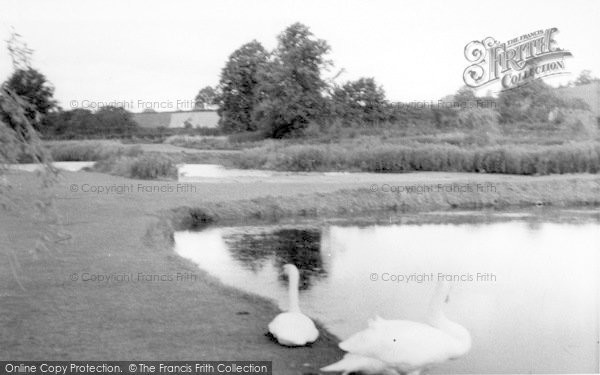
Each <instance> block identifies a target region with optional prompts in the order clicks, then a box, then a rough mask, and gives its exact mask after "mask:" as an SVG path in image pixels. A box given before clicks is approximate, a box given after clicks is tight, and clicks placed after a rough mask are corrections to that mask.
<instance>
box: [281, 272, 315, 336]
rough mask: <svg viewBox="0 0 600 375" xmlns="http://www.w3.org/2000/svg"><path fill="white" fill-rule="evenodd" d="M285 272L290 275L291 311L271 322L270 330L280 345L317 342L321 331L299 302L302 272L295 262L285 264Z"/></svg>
mask: <svg viewBox="0 0 600 375" xmlns="http://www.w3.org/2000/svg"><path fill="white" fill-rule="evenodd" d="M283 271H284V273H286V274H287V276H288V288H289V292H288V293H289V299H290V304H289V311H288V312H284V313H281V314H279V315H277V316H276V317H275V319H273V321H271V323H269V332H270V333H271V334H272V335H273V336H274V337H275V338H276V339H277V342H279V344H280V345H284V346H304V345H306V344H310V343H312V342H315V341H316V340H317V338H318V337H319V331H318V330H317V327H315V324H314V323H313V321H312V320H311V319H310V318H309V317H308V316H306V315H304V314H302V312H300V305H299V302H298V284H299V281H300V272H298V268H296V266H294V265H293V264H286V265H285V266H283Z"/></svg>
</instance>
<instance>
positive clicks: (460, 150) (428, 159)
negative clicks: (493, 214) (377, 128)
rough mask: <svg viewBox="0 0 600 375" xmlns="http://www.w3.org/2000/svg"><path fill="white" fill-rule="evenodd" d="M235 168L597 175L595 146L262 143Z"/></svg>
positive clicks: (599, 159) (599, 146) (599, 155)
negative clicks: (286, 144) (467, 146)
mask: <svg viewBox="0 0 600 375" xmlns="http://www.w3.org/2000/svg"><path fill="white" fill-rule="evenodd" d="M237 166H238V167H241V168H258V169H273V170H281V171H332V170H349V171H363V172H378V173H392V172H412V171H446V172H487V173H506V174H522V175H535V174H540V175H545V174H553V173H582V172H588V173H598V172H599V171H600V143H599V142H578V143H569V144H562V145H546V146H537V145H494V146H485V147H469V148H466V147H459V146H454V145H449V144H419V145H412V144H409V145H392V144H387V145H385V144H384V145H380V146H373V145H369V144H367V145H358V144H343V145H339V144H337V145H288V146H278V145H275V144H268V145H266V146H264V147H259V148H254V149H249V150H245V151H244V152H243V153H242V155H241V157H240V158H239V159H238V160H237Z"/></svg>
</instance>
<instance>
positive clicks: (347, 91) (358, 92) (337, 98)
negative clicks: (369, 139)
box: [332, 78, 387, 123]
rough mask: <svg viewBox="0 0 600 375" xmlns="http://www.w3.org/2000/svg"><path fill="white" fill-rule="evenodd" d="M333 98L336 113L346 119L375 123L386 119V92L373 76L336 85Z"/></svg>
mask: <svg viewBox="0 0 600 375" xmlns="http://www.w3.org/2000/svg"><path fill="white" fill-rule="evenodd" d="M332 100H333V105H334V112H335V115H336V116H337V117H340V118H342V119H344V120H345V121H359V122H363V123H375V122H378V121H384V120H385V117H386V107H387V101H386V100H385V92H384V91H383V88H381V86H379V85H377V83H376V82H375V79H373V78H360V79H358V80H356V81H350V82H346V83H345V84H344V85H342V86H340V87H336V88H335V89H334V90H333V95H332Z"/></svg>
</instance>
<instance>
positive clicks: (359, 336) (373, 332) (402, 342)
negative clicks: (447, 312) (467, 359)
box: [339, 319, 452, 371]
mask: <svg viewBox="0 0 600 375" xmlns="http://www.w3.org/2000/svg"><path fill="white" fill-rule="evenodd" d="M450 340H451V338H450V337H449V336H448V335H447V334H445V333H444V332H442V331H440V330H438V329H436V328H433V327H431V326H429V325H426V324H422V323H418V322H411V321H405V320H383V319H382V320H380V321H378V322H376V323H375V324H372V325H371V326H370V328H368V329H366V330H364V331H360V332H358V333H356V334H354V335H352V336H351V337H350V338H348V339H347V340H344V341H343V342H341V343H340V345H339V347H340V348H341V349H342V350H345V351H347V352H348V353H352V354H357V355H362V356H366V357H371V358H375V359H378V360H380V361H383V362H386V363H390V364H394V366H395V368H397V369H400V370H401V371H410V370H411V369H413V368H418V367H420V366H423V365H425V364H429V363H438V362H443V361H444V360H446V359H448V349H449V346H450V344H451V343H452V342H451V341H450Z"/></svg>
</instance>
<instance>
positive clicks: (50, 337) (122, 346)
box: [0, 172, 342, 375]
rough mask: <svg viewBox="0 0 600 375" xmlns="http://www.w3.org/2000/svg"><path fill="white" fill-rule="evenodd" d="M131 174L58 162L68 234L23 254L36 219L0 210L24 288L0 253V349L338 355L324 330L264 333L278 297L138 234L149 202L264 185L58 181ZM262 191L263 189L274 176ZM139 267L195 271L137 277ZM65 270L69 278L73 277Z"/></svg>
mask: <svg viewBox="0 0 600 375" xmlns="http://www.w3.org/2000/svg"><path fill="white" fill-rule="evenodd" d="M8 178H9V181H10V182H11V183H12V184H14V186H18V187H19V189H18V191H17V193H18V194H19V195H21V196H22V197H23V198H24V199H35V197H36V196H37V195H38V194H39V193H40V192H39V190H38V189H39V184H38V183H36V180H35V175H34V174H31V173H24V172H15V173H11V175H9V176H8ZM138 182H140V181H132V180H128V179H125V178H121V177H115V176H108V175H103V174H99V173H81V172H79V173H64V174H63V178H61V179H60V180H59V181H58V182H57V183H56V185H53V186H52V187H51V188H50V189H51V190H50V191H49V192H50V193H51V194H53V196H55V197H56V209H57V211H58V213H60V215H61V216H62V217H63V219H64V225H65V229H66V230H68V231H69V232H70V233H71V234H72V236H73V238H72V240H71V241H69V242H65V243H61V244H60V245H59V246H57V247H56V248H53V249H52V250H51V252H50V253H48V254H38V255H37V257H35V258H34V257H33V256H31V255H29V254H30V250H31V249H32V248H33V246H34V245H35V238H32V233H33V232H34V231H35V229H36V228H37V226H39V225H40V223H38V222H37V221H36V222H34V221H32V220H31V218H30V217H28V216H21V215H20V214H19V212H15V213H14V214H10V215H3V216H0V227H1V228H3V229H6V232H7V233H10V236H9V237H7V238H6V240H7V241H10V242H9V243H6V244H5V243H4V242H0V245H2V246H0V258H2V259H5V256H8V255H9V254H11V251H14V253H16V254H18V256H19V264H20V269H19V274H20V281H21V283H22V284H23V286H24V287H25V290H24V291H22V290H20V288H19V286H18V285H17V283H16V282H15V280H14V278H13V276H12V274H11V272H10V270H9V267H8V264H7V263H6V262H1V263H0V348H2V351H1V352H0V358H1V359H2V360H13V361H14V360H31V359H40V360H41V359H43V360H81V359H82V358H83V359H86V360H107V359H110V360H131V359H140V360H162V361H166V360H188V361H189V360H236V361H241V360H270V361H273V367H274V373H276V374H290V375H292V374H298V373H317V372H318V368H319V367H321V366H324V365H326V364H328V363H331V362H333V361H335V360H338V359H339V358H341V356H342V353H341V351H340V350H339V349H338V348H337V346H336V345H337V341H338V340H337V339H336V338H335V337H333V336H331V335H330V334H328V332H327V331H326V330H324V329H321V337H320V338H319V340H318V341H317V342H316V343H315V344H314V345H313V346H312V347H305V348H297V349H289V348H284V347H281V346H279V345H277V344H276V343H274V342H272V341H271V340H270V339H269V338H268V337H267V336H265V333H266V332H267V324H268V323H269V321H270V320H271V319H272V318H273V317H274V316H276V315H277V314H278V313H279V310H278V308H277V306H275V305H274V304H273V303H272V302H270V301H267V300H265V299H263V298H259V297H256V296H252V295H248V294H245V293H242V292H240V291H238V290H236V289H234V288H231V287H227V286H224V285H223V284H221V283H220V282H219V281H218V280H216V279H215V278H214V277H211V276H210V275H208V274H207V273H206V272H203V271H201V270H199V269H198V267H197V266H196V265H195V264H193V263H191V262H189V261H187V260H184V259H182V258H180V257H178V256H176V255H175V254H174V253H173V249H172V247H171V243H169V242H168V241H167V242H165V241H161V240H156V241H149V240H148V237H147V236H146V235H145V233H146V230H147V228H148V227H149V226H150V225H151V224H153V223H154V222H155V220H156V214H157V212H159V211H160V210H168V209H169V208H170V207H176V206H180V205H182V204H184V203H186V202H189V203H191V204H194V205H200V204H202V202H206V200H214V201H222V200H227V199H241V198H243V197H248V196H260V195H262V194H264V193H265V188H264V187H260V188H259V187H257V186H249V187H248V188H247V189H239V187H236V186H234V185H233V184H222V185H219V186H207V184H198V190H199V191H198V192H197V193H195V194H190V193H162V194H161V193H159V194H146V193H136V194H130V195H106V194H104V195H97V194H86V193H81V192H79V193H72V192H70V189H69V187H70V186H71V185H72V184H76V185H78V186H81V185H82V184H90V185H113V184H117V185H118V184H130V183H138ZM143 183H144V184H148V185H156V186H162V185H164V184H165V182H156V181H145V182H143ZM314 189H315V190H316V189H320V188H319V187H317V186H316V187H314ZM268 190H269V191H271V192H273V193H274V192H276V191H277V190H281V187H273V189H268ZM293 193H295V192H294V191H290V192H289V194H293ZM4 240H5V239H4V238H0V241H4ZM4 245H6V246H4ZM84 273H87V274H91V275H94V274H100V275H124V274H125V275H133V278H132V280H129V281H117V280H111V281H108V282H92V281H83V280H82V279H81V277H82V276H83V274H84ZM139 273H141V274H144V275H177V274H178V273H179V274H188V275H194V277H195V278H193V279H190V280H187V281H173V282H170V281H165V282H150V281H143V280H142V281H138V280H136V278H137V275H138V274H139ZM73 274H77V275H79V276H80V278H79V279H78V280H73V279H72V278H71V275H73Z"/></svg>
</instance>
